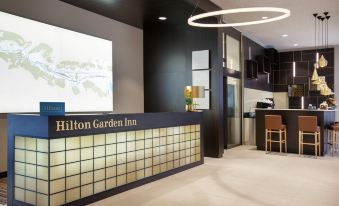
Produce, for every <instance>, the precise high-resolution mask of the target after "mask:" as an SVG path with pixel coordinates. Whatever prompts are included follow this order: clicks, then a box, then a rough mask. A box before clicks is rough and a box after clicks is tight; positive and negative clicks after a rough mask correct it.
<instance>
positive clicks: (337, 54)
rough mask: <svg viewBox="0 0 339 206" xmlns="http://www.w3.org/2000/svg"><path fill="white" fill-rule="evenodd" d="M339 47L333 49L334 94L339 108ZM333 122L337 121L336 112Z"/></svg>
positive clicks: (337, 113) (337, 114)
mask: <svg viewBox="0 0 339 206" xmlns="http://www.w3.org/2000/svg"><path fill="white" fill-rule="evenodd" d="M338 69H339V45H336V46H335V47H334V93H335V98H336V101H337V104H338V106H339V71H338ZM335 120H336V121H339V112H336V116H335Z"/></svg>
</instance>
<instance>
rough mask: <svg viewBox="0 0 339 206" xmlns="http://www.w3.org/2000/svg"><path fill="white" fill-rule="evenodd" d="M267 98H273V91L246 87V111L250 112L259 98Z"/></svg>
mask: <svg viewBox="0 0 339 206" xmlns="http://www.w3.org/2000/svg"><path fill="white" fill-rule="evenodd" d="M265 98H273V92H268V91H262V90H257V89H249V88H244V112H249V111H250V110H251V109H252V108H255V107H256V106H257V102H258V101H259V100H261V99H265Z"/></svg>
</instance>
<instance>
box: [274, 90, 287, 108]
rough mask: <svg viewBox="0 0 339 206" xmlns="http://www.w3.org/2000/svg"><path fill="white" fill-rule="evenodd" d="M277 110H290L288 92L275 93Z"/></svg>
mask: <svg viewBox="0 0 339 206" xmlns="http://www.w3.org/2000/svg"><path fill="white" fill-rule="evenodd" d="M273 98H274V104H275V107H274V108H275V109H288V92H274V93H273Z"/></svg>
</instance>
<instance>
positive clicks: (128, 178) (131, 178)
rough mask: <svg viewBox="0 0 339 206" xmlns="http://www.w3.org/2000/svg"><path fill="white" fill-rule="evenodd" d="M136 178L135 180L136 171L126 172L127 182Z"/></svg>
mask: <svg viewBox="0 0 339 206" xmlns="http://www.w3.org/2000/svg"><path fill="white" fill-rule="evenodd" d="M136 180H137V173H136V172H132V173H129V174H127V183H130V182H134V181H136Z"/></svg>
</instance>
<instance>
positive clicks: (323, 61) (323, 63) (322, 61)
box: [318, 55, 328, 68]
mask: <svg viewBox="0 0 339 206" xmlns="http://www.w3.org/2000/svg"><path fill="white" fill-rule="evenodd" d="M327 64H328V61H327V60H326V59H325V57H324V55H321V57H320V59H319V61H318V65H319V68H324V67H327Z"/></svg>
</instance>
